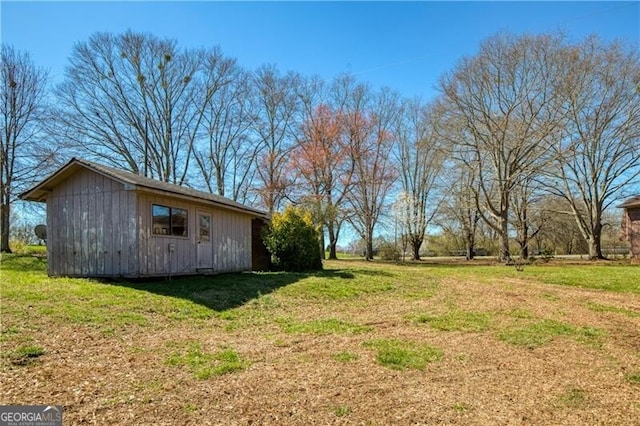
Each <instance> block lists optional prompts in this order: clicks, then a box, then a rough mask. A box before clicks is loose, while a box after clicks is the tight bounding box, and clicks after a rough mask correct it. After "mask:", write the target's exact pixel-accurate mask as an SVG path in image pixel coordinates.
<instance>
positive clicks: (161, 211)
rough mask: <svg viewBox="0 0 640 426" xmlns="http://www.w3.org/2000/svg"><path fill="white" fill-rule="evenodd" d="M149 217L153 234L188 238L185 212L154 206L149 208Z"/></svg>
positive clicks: (183, 210) (174, 208) (173, 208)
mask: <svg viewBox="0 0 640 426" xmlns="http://www.w3.org/2000/svg"><path fill="white" fill-rule="evenodd" d="M151 216H152V218H153V233H154V234H156V235H176V236H179V237H186V236H188V232H187V231H188V221H187V210H185V209H179V208H177V207H167V206H161V205H159V204H154V205H153V206H151Z"/></svg>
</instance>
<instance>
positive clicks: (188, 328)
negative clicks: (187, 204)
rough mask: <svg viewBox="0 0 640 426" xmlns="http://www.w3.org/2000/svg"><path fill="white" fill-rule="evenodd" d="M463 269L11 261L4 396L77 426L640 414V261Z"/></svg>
mask: <svg viewBox="0 0 640 426" xmlns="http://www.w3.org/2000/svg"><path fill="white" fill-rule="evenodd" d="M456 263H457V264H451V263H440V264H434V263H430V261H425V262H417V263H406V264H388V263H382V262H378V261H375V262H363V261H357V260H346V261H337V262H336V261H332V262H325V270H324V271H321V272H318V273H309V274H287V273H281V272H279V273H240V274H221V275H217V276H207V277H186V278H180V279H173V280H150V281H140V282H129V281H124V280H122V281H101V280H92V279H69V278H57V279H51V278H48V277H47V276H46V272H45V268H46V259H42V258H38V257H34V256H15V255H9V256H7V255H4V256H3V257H2V259H1V264H0V273H1V274H2V277H1V278H0V281H1V288H0V291H1V293H2V294H1V303H2V306H1V308H2V311H1V316H2V317H1V326H0V343H1V345H2V350H3V356H2V357H1V358H0V381H1V383H2V384H3V386H2V388H3V397H4V400H3V401H4V403H7V404H37V403H41V401H42V400H51V401H59V402H60V403H62V404H64V405H65V407H66V408H65V418H66V419H68V421H69V422H70V423H74V424H76V423H77V424H80V423H108V422H109V421H110V419H113V418H122V419H127V421H128V422H130V423H140V422H141V423H158V424H160V423H167V424H168V423H171V424H189V423H193V421H194V419H195V417H194V416H199V415H201V414H203V413H206V415H207V418H211V419H225V421H226V422H228V423H232V424H248V423H254V424H275V423H287V424H310V423H314V424H331V423H345V422H348V423H353V424H371V423H372V422H373V423H379V424H461V423H465V424H508V423H510V422H511V423H512V422H514V421H516V422H518V421H523V422H525V423H528V424H594V423H595V424H598V423H608V424H626V423H628V419H635V418H639V417H640V406H639V405H638V401H640V385H639V382H640V373H639V372H640V370H639V368H640V359H639V358H638V349H637V345H635V344H634V342H636V341H637V339H638V337H639V335H638V330H640V316H639V315H637V309H636V307H637V306H640V282H638V280H637V274H638V272H639V271H640V269H638V268H637V267H630V266H626V265H621V264H615V263H607V264H603V263H600V262H597V263H588V262H583V263H582V264H570V263H564V264H563V263H560V261H558V260H555V259H554V260H552V261H550V262H549V263H547V264H544V265H538V264H537V263H534V264H532V265H528V266H527V267H526V268H525V270H524V271H520V272H518V271H515V269H514V268H513V267H504V266H502V265H496V264H494V263H492V262H489V261H485V262H484V263H482V262H475V261H474V262H464V261H459V262H456ZM167 342H169V343H167ZM505 342H506V343H507V344H505ZM29 347H32V349H28V348H29ZM523 347H524V348H529V347H530V348H537V350H536V351H529V350H522V348H523ZM38 349H40V350H45V349H46V353H45V354H44V356H43V355H42V354H39V355H38ZM17 353H22V355H20V356H17V355H15V354H17ZM9 354H12V355H11V356H9ZM12 356H13V358H12ZM12 359H15V360H18V359H25V360H30V361H34V360H35V362H29V361H27V363H26V364H24V365H21V364H20V363H18V364H16V363H13V362H12ZM249 367H250V368H249ZM238 372H241V373H240V374H232V373H238ZM576 378H579V382H576ZM592 383H597V389H596V388H595V387H592V386H591V384H592ZM621 386H622V387H621ZM623 388H624V389H623ZM131 413H135V414H133V416H134V417H135V418H134V417H131V416H132V414H131ZM486 413H492V416H491V417H492V418H491V419H487V417H486ZM141 419H142V421H141ZM514 419H515V420H514Z"/></svg>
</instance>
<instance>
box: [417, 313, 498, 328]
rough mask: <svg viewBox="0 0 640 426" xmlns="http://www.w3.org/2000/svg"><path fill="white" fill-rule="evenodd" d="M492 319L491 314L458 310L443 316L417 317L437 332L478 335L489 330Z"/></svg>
mask: <svg viewBox="0 0 640 426" xmlns="http://www.w3.org/2000/svg"><path fill="white" fill-rule="evenodd" d="M491 319H492V317H491V314H489V313H485V312H466V311H460V310H457V309H456V310H452V311H449V312H447V313H446V314H443V315H430V314H420V315H418V316H416V318H415V321H416V322H418V323H427V324H429V325H430V326H431V327H433V328H435V329H436V330H442V331H463V332H468V333H477V332H482V331H485V330H487V329H488V328H489V326H490V325H491Z"/></svg>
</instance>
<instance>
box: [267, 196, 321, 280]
mask: <svg viewBox="0 0 640 426" xmlns="http://www.w3.org/2000/svg"><path fill="white" fill-rule="evenodd" d="M263 240H264V244H265V246H266V247H267V250H269V253H271V262H272V264H273V267H274V268H275V269H278V270H283V271H293V272H302V271H315V270H319V269H322V258H321V256H320V240H319V238H318V231H317V230H316V228H315V226H314V225H313V221H312V219H311V214H310V213H309V212H308V211H305V210H304V209H301V208H296V207H293V206H288V207H287V208H286V209H285V210H284V212H283V213H274V215H273V217H272V218H271V224H270V225H269V227H268V228H267V229H266V231H265V233H264V235H263Z"/></svg>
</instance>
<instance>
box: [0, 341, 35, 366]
mask: <svg viewBox="0 0 640 426" xmlns="http://www.w3.org/2000/svg"><path fill="white" fill-rule="evenodd" d="M44 354H45V350H44V348H43V347H41V346H37V345H25V346H19V347H18V348H16V349H15V350H14V351H12V352H9V353H7V354H5V357H6V358H8V359H9V362H11V364H13V365H27V364H30V363H32V362H33V361H35V360H36V359H37V358H38V357H40V356H42V355H44Z"/></svg>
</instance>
